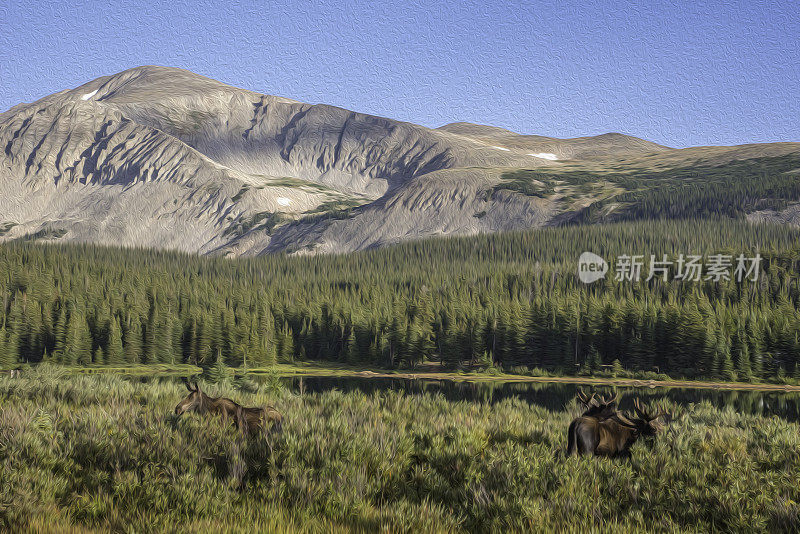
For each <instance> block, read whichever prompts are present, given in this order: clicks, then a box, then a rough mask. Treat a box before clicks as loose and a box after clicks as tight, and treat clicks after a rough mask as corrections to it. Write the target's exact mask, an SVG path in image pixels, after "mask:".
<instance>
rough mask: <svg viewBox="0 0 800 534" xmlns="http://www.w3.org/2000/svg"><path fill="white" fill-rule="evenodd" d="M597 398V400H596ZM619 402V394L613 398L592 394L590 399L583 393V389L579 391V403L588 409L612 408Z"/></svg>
mask: <svg viewBox="0 0 800 534" xmlns="http://www.w3.org/2000/svg"><path fill="white" fill-rule="evenodd" d="M595 397H597V398H595ZM618 400H619V394H617V395H615V396H612V395H609V396H608V397H606V396H598V395H597V394H596V393H592V396H591V397H589V396H587V395H586V393H584V392H583V390H582V389H580V390H578V402H580V403H581V404H583V405H584V406H586V408H600V407H605V406H610V405H612V404H615V403H616V402H617V401H618Z"/></svg>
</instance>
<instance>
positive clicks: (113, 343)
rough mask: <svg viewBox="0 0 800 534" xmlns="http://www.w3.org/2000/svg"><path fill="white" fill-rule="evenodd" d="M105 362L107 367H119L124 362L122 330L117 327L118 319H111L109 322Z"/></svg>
mask: <svg viewBox="0 0 800 534" xmlns="http://www.w3.org/2000/svg"><path fill="white" fill-rule="evenodd" d="M106 361H107V363H108V364H109V365H121V364H122V363H123V362H124V361H125V353H124V348H123V346H122V328H121V327H120V326H119V319H117V318H116V317H112V318H111V320H110V321H109V326H108V345H107V346H106Z"/></svg>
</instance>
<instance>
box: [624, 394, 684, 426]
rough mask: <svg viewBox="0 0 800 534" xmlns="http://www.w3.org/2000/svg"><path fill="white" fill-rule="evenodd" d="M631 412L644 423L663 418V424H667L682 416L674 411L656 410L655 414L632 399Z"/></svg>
mask: <svg viewBox="0 0 800 534" xmlns="http://www.w3.org/2000/svg"><path fill="white" fill-rule="evenodd" d="M633 410H634V411H635V412H636V415H638V416H639V417H641V418H642V419H644V420H646V421H653V420H655V419H658V418H659V417H663V418H664V422H667V423H669V422H671V421H674V420H675V419H677V418H678V417H680V416H681V415H682V414H681V413H680V412H677V411H676V410H670V411H666V410H658V411H657V412H653V411H652V410H650V409H649V408H647V407H646V406H645V405H643V404H642V403H641V402H640V401H639V399H634V401H633Z"/></svg>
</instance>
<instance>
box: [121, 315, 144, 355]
mask: <svg viewBox="0 0 800 534" xmlns="http://www.w3.org/2000/svg"><path fill="white" fill-rule="evenodd" d="M127 326H128V329H127V330H126V331H125V338H124V341H125V349H124V354H125V363H127V364H128V365H133V364H137V363H141V362H142V324H141V322H139V317H138V316H136V315H134V316H129V317H128V325H127Z"/></svg>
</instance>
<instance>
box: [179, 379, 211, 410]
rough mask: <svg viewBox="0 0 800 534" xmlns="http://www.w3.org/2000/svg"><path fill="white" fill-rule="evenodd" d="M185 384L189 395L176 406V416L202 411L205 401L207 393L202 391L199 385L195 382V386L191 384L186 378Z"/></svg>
mask: <svg viewBox="0 0 800 534" xmlns="http://www.w3.org/2000/svg"><path fill="white" fill-rule="evenodd" d="M183 383H184V384H185V385H186V389H188V390H189V394H188V395H187V396H186V398H185V399H183V400H182V401H181V402H179V403H178V405H177V406H175V415H181V414H182V413H184V412H190V411H193V410H200V411H202V407H203V404H204V403H203V401H204V400H205V397H206V395H205V393H203V391H202V390H201V389H200V386H198V385H197V382H195V383H194V384H193V385H192V384H190V383H189V381H188V380H187V379H186V378H184V379H183Z"/></svg>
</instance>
